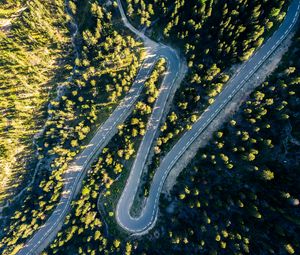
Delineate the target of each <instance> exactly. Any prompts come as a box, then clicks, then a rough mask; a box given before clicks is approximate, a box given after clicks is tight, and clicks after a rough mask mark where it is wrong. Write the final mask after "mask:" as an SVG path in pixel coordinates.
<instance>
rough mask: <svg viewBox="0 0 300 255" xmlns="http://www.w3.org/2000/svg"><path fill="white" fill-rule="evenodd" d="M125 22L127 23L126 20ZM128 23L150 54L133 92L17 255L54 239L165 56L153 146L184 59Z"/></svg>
mask: <svg viewBox="0 0 300 255" xmlns="http://www.w3.org/2000/svg"><path fill="white" fill-rule="evenodd" d="M120 10H121V14H122V18H123V20H124V17H125V14H124V11H123V9H120ZM124 21H126V22H127V20H124ZM126 26H128V28H129V29H130V30H132V31H133V32H134V33H135V34H137V35H138V36H139V37H141V39H143V41H144V44H145V49H146V53H147V54H146V55H147V57H146V58H145V60H144V62H143V64H142V66H141V67H140V70H139V72H138V74H137V76H136V78H135V81H134V82H133V84H132V86H131V89H130V91H129V92H128V93H127V95H126V96H125V98H124V99H123V100H122V101H121V103H120V105H118V107H117V108H116V109H115V110H114V112H113V113H112V114H111V115H110V116H109V118H108V119H107V120H106V121H105V123H104V124H102V125H101V126H100V128H99V129H98V130H97V131H96V133H95V135H94V137H93V138H92V140H91V141H90V143H89V144H88V145H87V146H86V147H85V149H84V150H83V151H82V152H81V153H80V154H79V155H78V156H76V158H75V159H74V161H73V162H72V163H71V164H70V166H69V167H68V169H67V171H66V172H65V174H64V177H63V178H64V187H63V192H62V196H61V198H60V201H59V202H58V205H57V207H56V208H55V210H54V212H53V213H52V214H51V216H50V217H49V219H48V220H47V221H46V222H45V224H43V225H42V226H41V227H40V228H39V229H38V231H37V232H36V233H35V234H34V235H33V237H32V238H31V239H30V240H29V241H28V242H27V243H26V244H25V246H24V247H23V248H22V249H21V250H20V251H19V252H18V255H31V254H39V253H40V252H41V251H43V249H45V248H46V247H47V245H48V244H49V243H51V241H52V240H53V239H54V238H55V236H56V235H57V233H58V231H59V230H60V228H61V226H62V224H63V221H64V219H65V217H66V215H67V213H68V212H69V210H70V208H71V201H72V199H74V198H75V197H76V195H77V194H78V192H79V191H80V188H81V185H82V180H83V178H84V176H85V174H86V172H87V170H88V169H89V168H90V166H91V164H92V162H93V161H94V160H95V159H96V158H97V157H98V156H99V154H100V153H101V151H102V149H103V148H104V147H105V146H106V145H107V143H108V142H109V140H110V139H111V137H112V136H113V135H114V134H115V133H116V132H117V126H118V125H120V124H122V123H123V122H124V121H125V120H126V118H127V116H128V115H129V114H130V113H131V111H132V108H133V106H134V104H135V102H136V101H137V99H138V97H139V96H140V94H141V92H142V90H143V88H144V83H145V81H146V80H147V78H148V77H149V75H150V73H151V72H152V70H153V68H154V66H155V63H156V62H157V61H158V60H159V59H160V58H164V59H165V60H166V63H167V72H166V74H165V76H164V79H163V84H162V85H161V88H160V93H159V97H158V99H157V101H156V104H155V107H154V111H153V114H152V116H151V120H152V122H151V124H149V125H148V130H147V132H146V134H145V138H144V140H143V142H144V143H145V144H146V146H147V147H148V146H149V148H150V146H151V143H152V142H151V141H152V140H153V139H154V135H155V132H156V130H157V129H158V125H159V122H160V120H161V117H162V115H163V111H164V109H165V106H166V102H167V100H168V98H169V95H170V93H171V91H172V89H173V88H174V86H175V85H177V84H179V83H180V82H181V78H178V77H182V75H179V76H177V75H178V73H179V71H180V70H181V65H182V64H181V63H182V61H181V60H180V58H179V56H178V55H177V54H176V52H175V51H174V50H173V49H171V48H170V47H167V46H160V45H159V44H157V43H156V42H154V41H152V40H150V39H149V38H147V37H145V36H144V35H143V34H142V33H140V32H139V31H137V30H136V29H135V28H133V27H132V26H131V25H130V24H126ZM143 148H146V147H143ZM148 150H149V149H148ZM143 153H144V152H143Z"/></svg>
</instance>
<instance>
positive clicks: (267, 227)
mask: <svg viewBox="0 0 300 255" xmlns="http://www.w3.org/2000/svg"><path fill="white" fill-rule="evenodd" d="M298 31H299V30H298ZM299 40H300V37H299V32H298V33H297V36H296V39H295V41H294V43H293V45H292V46H291V50H290V51H289V52H288V53H287V54H286V55H285V56H284V59H283V61H282V63H281V64H280V66H279V67H278V68H277V69H276V70H275V72H274V73H273V74H272V75H271V76H270V77H269V78H268V79H267V80H266V81H265V82H264V83H263V84H261V85H260V86H259V87H258V88H257V89H256V90H255V91H254V92H253V93H252V94H251V95H250V97H249V98H248V99H247V101H246V102H245V103H243V104H242V106H241V108H240V109H239V111H238V112H237V113H235V114H234V116H232V118H231V120H230V121H229V122H228V123H225V124H224V125H223V126H222V128H221V129H220V130H218V131H217V132H215V134H214V137H213V139H211V141H210V142H209V144H208V145H207V146H205V148H202V149H200V150H199V151H198V153H197V156H196V157H195V159H194V160H193V161H192V162H191V163H190V164H189V165H188V167H187V168H186V169H185V170H184V171H183V172H182V174H181V175H180V177H179V180H178V181H177V185H176V186H175V187H174V189H173V190H172V194H171V199H170V198H168V197H163V199H162V202H161V206H160V210H161V212H160V217H159V222H158V223H157V227H155V228H154V229H153V230H151V232H150V233H149V234H148V235H146V236H145V237H143V238H124V234H123V235H122V234H120V233H118V232H120V229H115V228H112V227H111V226H113V225H112V224H111V223H110V221H111V219H110V218H113V213H114V212H113V211H110V210H109V208H111V206H109V205H107V204H106V203H105V202H104V203H103V204H104V207H105V209H104V210H103V209H102V208H101V204H102V201H107V200H106V197H109V196H112V197H114V196H115V193H116V192H120V191H118V190H116V188H114V182H119V181H120V180H121V179H122V177H121V178H118V179H116V178H117V177H116V176H119V175H118V174H117V173H118V171H117V170H116V169H115V168H114V167H113V166H116V165H117V164H118V162H120V161H118V160H116V159H115V158H114V157H113V156H112V150H111V148H109V147H108V148H106V149H105V150H104V151H103V154H102V155H103V156H101V157H100V159H99V161H98V162H97V163H96V164H95V165H94V166H93V168H92V172H91V173H90V174H89V176H88V178H87V180H86V182H85V185H84V188H83V190H82V192H81V196H80V197H79V198H78V200H77V201H76V202H75V203H74V204H73V210H72V212H71V213H70V215H69V216H68V217H67V220H66V221H65V226H64V228H63V230H62V231H61V232H60V233H59V234H58V235H57V238H56V240H55V241H54V242H53V244H51V245H50V248H49V249H47V250H46V251H45V252H44V253H43V254H44V255H46V254H60V252H61V251H66V250H68V251H69V252H68V253H67V254H74V253H76V254H162V253H163V254H182V253H183V252H185V253H188V254H198V253H203V254H298V251H299V250H300V247H299V230H300V229H299V220H300V218H299V208H298V207H299V196H298V195H299V191H300V190H299V189H298V188H296V187H297V183H298V182H299V169H300V168H299V146H300V143H299V140H300V134H299V130H297V125H299V118H298V117H299V112H298V108H299V81H300V80H299V78H300V77H299V72H298V70H299V68H300V61H299V59H298V58H297V55H298V54H299V51H300V48H299ZM133 119H134V116H132V118H129V119H128V121H127V123H128V124H129V123H130V124H132V120H133ZM127 123H126V124H125V126H127V125H128V124H127ZM128 131H129V130H128ZM128 131H127V132H128ZM120 135H122V133H119V134H118V135H116V136H117V138H116V139H115V140H113V142H112V146H113V145H114V144H115V143H116V141H117V140H118V139H119V137H120ZM278 136H279V138H278ZM113 148H115V147H113ZM109 165H111V166H109ZM117 187H120V186H119V185H118V186H117ZM99 193H100V194H101V195H100V197H98V194H99ZM108 201H109V200H108ZM107 203H108V202H107ZM103 212H106V214H107V215H106V216H103V215H105V213H103ZM274 221H276V222H277V223H278V224H274ZM123 240H125V241H123Z"/></svg>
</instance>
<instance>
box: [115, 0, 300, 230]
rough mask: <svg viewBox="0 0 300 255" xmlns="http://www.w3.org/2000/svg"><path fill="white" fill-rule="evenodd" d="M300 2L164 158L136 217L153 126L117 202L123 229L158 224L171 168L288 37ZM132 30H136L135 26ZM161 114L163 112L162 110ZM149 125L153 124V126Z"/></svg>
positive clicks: (173, 66) (117, 212) (299, 2)
mask: <svg viewBox="0 0 300 255" xmlns="http://www.w3.org/2000/svg"><path fill="white" fill-rule="evenodd" d="M118 2H119V7H120V11H121V13H123V15H122V16H123V19H124V22H125V24H128V21H127V20H126V17H125V15H124V11H123V9H122V6H121V3H120V0H119V1H118ZM299 5H300V1H299V0H294V1H293V2H292V3H291V5H290V7H289V9H288V12H287V15H286V17H285V20H284V21H283V23H282V24H281V25H280V27H279V29H278V30H277V31H276V32H275V33H274V34H273V35H272V37H270V38H269V39H268V41H267V42H266V43H265V44H264V45H263V46H262V47H261V48H260V49H259V50H258V51H257V52H256V53H255V54H254V55H253V56H252V57H251V58H250V59H249V60H248V61H247V62H245V63H244V64H243V65H242V66H241V68H240V70H239V71H238V72H237V73H236V74H235V75H234V77H232V78H231V80H230V81H229V82H228V84H227V85H226V87H225V88H224V89H223V91H222V92H221V93H220V94H219V95H218V96H217V98H216V99H215V101H214V103H213V104H212V105H210V106H209V107H208V108H207V109H206V111H205V112H204V113H203V114H202V115H201V117H200V118H199V119H198V121H197V122H196V123H195V124H194V125H193V126H192V129H191V130H189V131H187V132H186V133H185V134H184V135H183V136H182V137H181V139H180V140H179V141H178V142H177V143H176V144H175V145H174V147H173V148H172V149H171V150H170V151H169V153H168V154H167V155H166V156H165V157H164V159H163V160H162V162H161V164H160V166H159V167H158V169H157V170H156V173H155V175H154V178H153V181H152V184H151V187H150V192H149V196H148V198H147V200H146V204H145V206H144V208H143V209H142V212H141V214H140V216H139V217H136V218H134V217H132V216H131V215H130V208H131V206H132V204H133V200H134V198H135V195H136V192H137V188H138V186H139V183H140V176H141V174H142V171H143V168H144V164H145V160H146V158H147V155H148V152H149V148H150V147H151V143H152V140H151V139H153V135H154V131H152V130H151V128H148V131H147V133H146V135H145V137H144V138H143V140H142V144H141V146H140V148H139V151H138V153H137V157H136V159H135V162H134V165H133V168H132V169H131V172H130V175H129V178H128V180H127V183H126V186H125V189H124V191H123V193H122V195H121V197H120V200H119V202H118V205H117V209H116V219H117V222H118V224H119V225H120V226H121V227H122V228H124V229H126V230H127V231H129V232H132V233H135V234H142V233H145V232H146V231H147V230H149V229H150V228H151V227H152V226H153V225H154V222H155V220H156V218H157V212H158V204H159V196H160V193H161V190H162V187H163V184H164V182H165V180H166V177H167V175H168V174H169V172H170V171H171V169H172V167H173V166H174V165H175V164H176V162H177V161H178V159H179V158H180V157H181V156H182V155H183V153H184V152H185V151H186V149H187V148H188V147H189V146H190V145H191V144H192V143H193V142H194V141H195V139H197V138H198V136H199V135H200V134H201V133H202V132H203V130H204V129H205V128H206V127H207V126H208V125H209V124H210V122H211V121H212V120H213V119H214V118H215V117H216V116H217V115H218V114H219V112H220V111H221V110H222V109H223V108H224V107H226V105H227V103H228V102H229V101H230V100H231V99H232V98H233V96H234V95H235V94H236V93H237V92H238V91H239V90H240V89H241V88H242V87H243V85H244V84H245V83H246V82H247V80H248V79H249V78H250V77H251V76H252V75H253V74H254V73H255V72H256V71H257V69H259V68H260V66H261V65H262V64H263V63H264V62H265V61H266V59H268V57H269V56H270V55H271V54H272V53H273V52H274V50H275V49H276V48H277V47H278V46H279V45H280V43H281V42H282V41H283V40H284V39H285V38H286V36H287V35H288V34H289V32H290V31H291V30H292V28H293V27H294V25H295V24H296V22H297V19H298V16H299V8H300V7H299ZM129 28H130V26H129ZM130 29H131V28H130ZM131 30H132V31H133V32H134V29H131ZM138 35H139V34H138ZM175 67H176V65H174V64H173V65H172V68H171V70H173V68H175ZM175 70H176V69H175ZM156 104H158V105H159V106H161V105H162V106H163V103H162V102H159V99H158V101H157V103H156ZM155 111H156V109H155V110H154V112H153V115H152V116H151V120H150V122H151V121H153V122H155V124H154V126H153V127H155V128H157V127H158V123H156V121H157V120H158V116H156V113H157V112H155ZM159 114H161V112H160V113H159ZM149 126H151V127H152V125H149Z"/></svg>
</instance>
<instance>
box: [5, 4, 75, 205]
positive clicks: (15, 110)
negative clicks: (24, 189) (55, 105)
mask: <svg viewBox="0 0 300 255" xmlns="http://www.w3.org/2000/svg"><path fill="white" fill-rule="evenodd" d="M51 12H53V13H55V15H54V16H53V15H52V14H51ZM12 16H13V17H12ZM66 20H67V16H66V14H65V13H64V11H63V1H55V3H54V4H53V3H52V4H50V3H49V1H48V2H47V1H46V2H44V3H42V2H41V1H38V0H35V1H31V2H30V4H28V6H26V7H24V3H23V2H21V1H20V2H19V1H17V3H16V1H4V4H3V3H1V6H0V22H1V21H2V22H1V23H0V51H1V54H0V66H1V67H0V98H1V101H0V111H1V113H2V114H1V118H0V168H1V172H0V205H1V204H2V203H4V202H5V200H7V199H9V198H10V197H11V196H12V195H13V194H15V193H16V191H18V190H19V188H20V186H22V184H24V182H26V179H28V178H30V177H31V176H32V174H30V172H31V170H30V169H31V168H32V166H33V165H34V164H35V162H36V160H37V156H35V150H36V147H35V146H34V144H33V140H34V136H35V135H36V134H37V133H38V132H39V130H40V129H41V128H42V126H43V124H44V123H45V121H46V118H47V117H46V112H47V102H48V101H49V100H50V99H51V98H54V97H55V95H54V94H55V90H56V88H57V87H58V86H59V85H58V84H59V83H60V82H62V81H64V80H65V79H66V75H67V73H66V71H67V70H69V71H70V68H71V65H70V55H71V52H72V51H73V49H72V48H70V47H69V46H68V44H70V33H69V31H68V29H67V22H66ZM2 23H3V26H1V24H2ZM16 179H18V181H16Z"/></svg>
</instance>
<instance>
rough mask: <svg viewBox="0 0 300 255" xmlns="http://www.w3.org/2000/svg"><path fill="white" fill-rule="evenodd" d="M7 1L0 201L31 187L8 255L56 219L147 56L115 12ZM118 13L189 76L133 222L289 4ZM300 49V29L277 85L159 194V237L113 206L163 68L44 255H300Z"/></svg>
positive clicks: (5, 243)
mask: <svg viewBox="0 0 300 255" xmlns="http://www.w3.org/2000/svg"><path fill="white" fill-rule="evenodd" d="M2 2H3V4H2ZM0 3H1V7H0V53H1V54H0V66H1V67H0V87H1V90H0V99H1V100H0V109H1V112H2V113H3V114H2V117H1V119H0V168H2V169H5V171H1V172H0V181H1V183H0V185H1V186H0V204H1V202H2V203H4V202H5V201H10V198H11V197H13V195H14V194H17V193H18V191H19V190H20V189H21V188H22V187H26V183H27V182H26V181H25V180H33V181H32V184H31V185H30V186H29V187H28V188H26V189H25V192H24V193H22V194H21V196H20V197H18V199H17V201H14V202H12V205H11V206H9V207H7V208H4V209H3V212H2V214H3V217H2V216H1V217H0V225H1V226H2V229H3V230H1V231H0V240H1V241H0V253H1V254H5V255H6V254H7V255H8V254H9V255H11V254H17V253H18V251H20V250H21V248H22V247H23V246H24V244H25V243H26V241H27V240H28V239H30V237H32V236H33V234H34V233H35V231H36V230H38V229H39V227H40V226H41V225H42V224H43V223H44V222H46V220H47V219H48V217H49V216H50V215H51V212H53V210H54V208H55V206H56V205H57V203H58V201H59V199H60V196H61V192H62V188H63V174H64V172H65V171H66V170H67V168H68V165H69V164H70V162H71V161H72V160H73V159H74V158H75V157H76V155H78V154H79V153H80V151H82V149H83V148H85V146H86V145H87V144H88V142H89V140H90V139H91V138H92V136H93V134H94V133H95V131H96V130H97V128H98V127H99V126H101V124H102V123H103V122H104V121H105V120H106V119H107V118H108V116H109V115H110V114H111V113H112V112H113V110H114V109H115V108H116V106H117V105H118V104H119V103H120V102H121V100H122V98H123V97H124V96H125V94H126V92H128V91H129V89H130V87H131V85H132V83H133V81H134V79H135V77H136V75H137V73H138V71H139V68H140V65H141V63H142V61H143V59H144V56H145V51H144V49H143V44H142V41H141V40H139V39H138V38H136V37H135V36H134V35H133V34H132V33H131V32H130V31H128V30H127V29H125V28H124V25H123V24H122V22H121V19H120V14H119V11H118V4H117V1H97V0H90V1H88V0H83V1H76V0H73V1H63V0H44V1H41V0H30V1H21V0H20V1H11V0H0ZM122 3H123V4H124V6H125V7H126V9H125V10H126V14H127V16H128V17H129V20H130V22H131V23H132V24H133V25H134V26H135V27H137V28H138V29H140V30H142V31H144V32H145V33H146V35H147V36H149V37H151V38H152V39H154V40H156V41H158V42H162V43H165V44H168V45H171V46H172V47H174V48H175V49H176V50H177V52H178V53H179V54H180V57H181V59H186V62H187V66H188V72H187V75H186V77H185V78H184V81H183V82H182V84H181V86H180V87H179V88H178V89H177V91H176V93H175V96H174V99H173V101H172V102H171V103H170V109H169V112H168V113H166V119H165V120H164V121H163V123H161V126H160V130H159V134H158V137H157V138H156V140H155V144H153V147H152V152H151V153H150V156H149V158H148V167H147V171H145V172H144V175H143V177H142V185H140V187H139V196H137V198H136V199H135V200H136V201H135V203H134V207H133V208H132V215H135V214H138V211H139V210H140V204H141V202H142V201H141V200H140V199H141V198H142V197H144V196H146V197H147V195H148V192H149V187H150V185H151V180H152V178H153V176H154V174H155V170H156V169H157V167H158V165H159V164H160V162H161V160H162V158H163V157H164V155H166V153H167V152H168V151H169V150H170V148H172V146H173V145H174V143H176V141H178V139H179V138H180V137H181V136H182V135H183V134H184V132H185V131H187V130H189V129H191V127H192V125H193V123H195V122H196V121H197V119H198V118H199V116H200V115H201V114H202V113H203V112H204V111H205V109H206V108H207V107H208V106H209V105H211V104H212V103H213V102H214V98H215V97H216V96H217V95H218V94H219V93H220V92H221V91H222V89H223V88H224V86H226V83H227V82H228V81H229V79H230V78H231V77H232V76H233V74H234V73H235V71H236V70H237V69H238V67H239V66H240V64H241V63H243V62H244V61H247V60H248V59H249V58H250V57H251V56H252V55H253V53H254V52H255V51H256V50H257V49H258V48H259V47H260V46H261V45H262V44H263V43H264V42H265V41H266V39H267V38H268V37H269V36H270V35H271V34H272V33H273V32H274V31H275V30H276V29H277V28H278V27H279V25H280V23H281V22H282V20H283V19H284V17H285V14H286V11H287V7H288V5H289V3H290V1H283V0H282V1H281V0H276V1H275V0H264V1H258V0H232V1H214V0H201V1H198V0H197V1H196V0H192V1H185V0H175V1H171V0H124V1H122ZM2 24H4V25H2ZM299 40H300V37H299V29H298V32H297V33H296V35H295V36H294V38H293V43H292V46H291V47H290V49H289V51H288V53H287V54H286V55H285V56H284V58H283V59H282V61H281V63H280V65H279V66H278V67H277V69H276V70H275V71H274V72H273V74H272V75H271V76H270V77H268V78H267V80H266V81H264V82H263V83H262V84H261V85H260V86H259V87H258V88H257V89H255V91H253V93H252V94H251V95H250V97H249V98H247V101H246V102H244V103H243V104H242V106H241V107H240V109H239V110H238V111H237V112H236V113H235V114H234V115H233V116H231V120H230V121H228V123H224V125H223V126H222V128H221V129H220V130H218V131H217V132H215V134H214V135H213V138H212V139H211V140H210V142H209V143H208V144H207V145H206V146H205V147H204V148H201V149H199V151H198V152H197V155H196V157H195V158H194V159H193V160H192V161H191V162H190V164H189V165H188V166H187V167H186V169H184V171H183V172H182V173H181V174H180V176H179V178H178V180H177V184H176V185H175V186H174V188H173V189H172V192H171V194H170V196H164V195H163V196H161V199H160V200H161V201H160V208H159V210H160V211H159V218H158V222H157V224H156V227H155V228H154V229H152V230H151V231H150V232H149V233H148V234H147V235H145V236H141V237H139V238H135V237H132V236H130V235H129V234H128V233H127V232H126V231H124V230H123V229H122V228H121V227H120V226H118V224H117V222H116V220H115V209H116V203H117V201H118V199H119V197H120V194H121V192H122V190H123V189H124V185H125V183H126V180H127V178H128V175H129V171H130V169H131V167H132V164H133V161H134V158H135V156H136V153H137V150H138V148H139V145H140V142H141V139H142V137H143V135H144V134H145V131H146V128H147V122H148V119H149V116H150V114H151V113H152V112H153V106H154V103H155V100H156V98H157V96H158V93H159V89H160V85H161V82H162V79H163V77H164V74H165V72H166V61H165V59H162V58H161V59H159V61H158V62H157V63H156V65H155V67H154V70H153V71H152V73H151V74H150V75H149V77H148V78H147V80H146V82H145V87H144V89H143V91H142V94H141V95H140V96H139V98H138V101H137V103H136V104H135V106H134V107H133V109H132V112H131V113H130V114H129V116H128V117H127V119H126V121H125V122H124V123H123V124H122V125H119V126H118V131H117V133H116V134H115V135H114V136H113V138H112V139H111V140H110V141H109V143H108V144H107V146H106V147H105V148H104V149H103V150H102V152H101V154H100V156H99V158H97V160H96V161H95V162H94V163H93V164H92V166H91V168H90V169H89V171H88V172H87V175H86V177H85V178H84V181H83V184H82V189H81V191H80V193H79V195H78V196H77V197H76V199H74V200H73V201H72V204H71V210H70V212H69V214H68V215H67V217H66V219H65V221H64V223H63V227H62V228H61V230H60V231H59V233H58V234H57V236H56V238H55V240H54V241H53V242H52V243H51V244H50V245H49V247H48V248H46V249H45V250H44V251H43V253H42V254H43V255H50V254H91V255H96V254H126V255H129V254H145V255H146V254H183V253H187V254H202V253H203V254H298V253H300V247H299V232H300V229H299V224H300V212H299V194H300V190H299V189H298V188H297V183H299V181H300V180H299V169H300V166H299V146H300V134H299V130H298V126H299V112H298V109H299V102H300V99H299V95H300V94H299V92H300V91H299V82H300V77H299V68H300V62H299V59H298V58H297V56H298V55H299V52H300V48H299ZM37 134H38V135H37ZM35 170H37V171H35ZM16 177H17V179H18V181H17V182H15V179H16ZM12 181H14V182H12ZM274 222H276V224H274Z"/></svg>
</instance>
